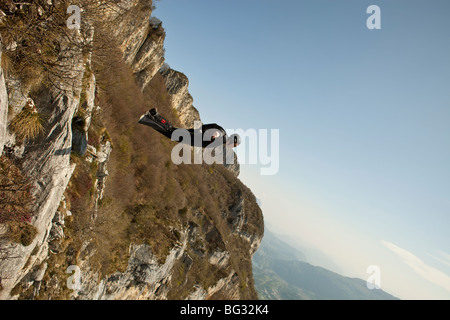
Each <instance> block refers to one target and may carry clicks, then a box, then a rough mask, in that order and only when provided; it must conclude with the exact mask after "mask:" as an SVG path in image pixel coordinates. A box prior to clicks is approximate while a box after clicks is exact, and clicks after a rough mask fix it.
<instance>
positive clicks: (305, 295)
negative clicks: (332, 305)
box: [253, 229, 398, 300]
mask: <svg viewBox="0 0 450 320" xmlns="http://www.w3.org/2000/svg"><path fill="white" fill-rule="evenodd" d="M305 260H306V258H305V256H304V254H303V253H302V252H300V251H299V250H297V249H295V248H294V247H292V246H290V245H289V244H287V243H286V242H284V241H282V240H280V239H279V238H277V237H276V236H275V235H274V234H273V233H272V232H270V231H269V230H267V229H266V230H265V235H264V238H263V241H262V243H261V246H260V248H259V249H258V251H257V252H256V254H255V255H254V257H253V276H254V279H255V287H256V291H257V292H258V295H259V298H260V299H264V300H397V299H398V298H396V297H394V296H392V295H391V294H389V293H387V292H385V291H383V290H381V289H374V290H370V289H368V288H367V285H366V281H364V280H362V279H358V278H349V277H344V276H341V275H339V274H337V273H335V272H332V271H329V270H327V269H325V268H322V267H317V266H313V265H311V264H309V263H307V262H305Z"/></svg>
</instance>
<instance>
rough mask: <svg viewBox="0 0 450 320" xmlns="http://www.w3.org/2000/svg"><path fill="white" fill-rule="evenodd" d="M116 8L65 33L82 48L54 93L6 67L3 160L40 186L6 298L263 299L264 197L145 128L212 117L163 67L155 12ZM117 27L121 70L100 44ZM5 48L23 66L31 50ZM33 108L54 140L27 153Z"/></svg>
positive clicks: (0, 106) (5, 247)
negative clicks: (22, 125)
mask: <svg viewBox="0 0 450 320" xmlns="http://www.w3.org/2000/svg"><path fill="white" fill-rule="evenodd" d="M116 5H117V6H114V7H107V8H102V10H101V12H100V13H101V15H100V16H99V12H95V14H96V17H97V18H96V19H95V21H93V20H94V19H92V21H91V19H86V20H87V21H88V22H87V25H83V27H82V28H81V29H80V30H73V31H70V32H68V33H67V34H65V35H66V36H67V35H68V36H69V39H70V41H68V40H67V37H61V38H58V40H59V44H58V48H60V49H61V50H60V51H59V52H60V53H59V55H58V56H57V61H58V64H57V65H58V68H59V69H58V70H56V71H58V72H52V73H51V74H50V76H49V78H50V79H51V84H52V85H50V86H48V85H44V80H43V79H41V78H39V79H38V81H34V82H33V86H31V87H30V85H28V84H27V81H26V79H24V77H23V76H22V77H20V74H18V73H16V72H15V70H13V68H10V69H11V70H10V72H7V73H6V72H5V71H4V66H5V65H6V64H3V63H2V69H1V70H0V147H1V148H3V146H4V150H3V155H2V157H8V159H11V161H14V162H15V163H17V165H18V166H20V168H21V170H22V172H23V174H24V175H26V176H27V178H28V179H29V180H30V183H31V184H32V185H33V186H34V188H33V191H32V193H33V203H32V212H33V217H32V219H31V221H30V224H31V226H32V227H33V228H34V229H35V230H36V232H35V233H36V235H35V237H34V238H33V241H31V243H17V241H11V239H10V237H8V228H7V227H6V226H7V225H6V224H5V225H0V227H1V228H0V233H1V234H0V246H1V247H0V249H1V250H0V254H1V259H0V276H1V290H0V298H1V299H61V298H62V299H207V298H213V299H215V298H217V299H218V298H229V299H254V298H256V292H255V289H254V285H253V278H252V268H251V257H252V255H253V254H254V253H255V251H256V250H257V248H258V246H259V244H260V242H261V239H262V236H263V229H264V227H263V220H262V213H261V211H260V209H259V206H258V205H257V204H256V200H255V197H254V196H253V194H252V193H251V191H250V190H248V189H247V188H246V187H245V186H244V185H243V184H242V183H241V182H240V181H239V180H238V179H237V178H236V176H237V175H238V174H239V166H238V164H237V163H236V164H235V165H231V166H229V167H228V169H227V168H226V167H224V166H220V165H215V166H206V165H201V166H198V165H197V166H194V165H182V166H174V165H173V164H172V163H171V162H170V151H171V148H172V146H173V144H171V142H169V141H167V140H165V139H163V137H161V136H159V135H158V134H157V133H156V132H153V131H152V130H149V129H148V128H143V127H141V126H139V125H137V124H136V122H137V119H138V118H139V116H140V115H141V114H142V113H143V112H145V111H146V110H148V108H149V104H150V105H153V106H157V107H158V109H159V110H162V112H163V114H167V115H168V116H169V117H177V118H174V122H175V123H176V124H177V125H179V126H184V127H191V126H192V125H193V122H194V121H199V120H200V115H199V112H198V111H197V109H195V107H194V106H193V99H192V97H191V95H190V94H189V92H188V79H187V77H186V76H184V75H183V74H181V73H180V72H177V71H174V70H171V69H170V68H168V67H167V66H166V65H163V64H164V54H163V53H164V48H163V46H164V37H165V33H164V29H163V28H162V24H161V23H160V22H159V20H157V19H154V18H152V19H149V17H150V15H151V3H149V1H144V0H142V1H140V0H122V1H119V2H118V3H117V4H116ZM48 6H55V8H56V9H58V7H57V4H56V3H53V4H52V2H48V1H43V3H42V5H41V9H42V8H44V10H45V9H46V8H48ZM118 8H119V9H118ZM0 9H2V10H5V11H6V10H9V11H8V15H9V16H14V15H15V14H16V11H15V9H14V8H12V7H10V6H9V7H1V8H0ZM32 9H33V8H31V7H30V8H22V10H32ZM59 9H61V8H59ZM62 9H64V8H62ZM33 10H34V9H33ZM87 11H88V10H87ZM30 12H31V11H30ZM36 12H37V13H36V14H37V17H39V16H41V17H42V16H45V11H44V13H42V11H39V10H37V11H36ZM0 13H1V12H0ZM88 13H89V12H88ZM0 16H1V15H0ZM99 17H100V18H99ZM19 18H20V17H19ZM5 21H6V22H8V21H7V20H2V21H0V22H1V23H5ZM105 21H109V22H111V23H113V24H114V28H113V29H111V28H109V30H112V33H113V37H112V38H110V39H109V40H111V41H112V42H113V43H115V44H116V48H118V50H116V51H117V53H118V56H119V57H120V59H116V60H114V58H110V57H108V58H103V56H102V54H103V53H104V52H105V51H107V52H110V51H111V52H116V51H115V48H111V50H109V48H108V50H105V48H102V46H103V45H104V43H101V45H98V41H99V40H98V39H99V38H101V36H102V35H104V33H102V32H104V29H103V30H102V29H101V28H102V27H103V28H104V27H105V25H104V24H105ZM0 31H1V29H0ZM96 37H97V38H96ZM7 41H9V42H10V43H7V44H4V47H5V46H7V47H8V48H10V51H8V53H9V56H10V57H12V58H10V59H14V56H15V55H14V53H15V50H19V49H16V48H15V46H14V39H7ZM96 41H97V43H96ZM74 44H76V45H74ZM96 48H99V49H98V51H100V50H102V51H101V54H98V51H97V52H96ZM16 52H17V51H16ZM99 57H101V58H99ZM118 60H120V61H118ZM105 61H112V62H111V63H114V66H115V67H114V68H105V67H104V63H105ZM121 63H122V64H121ZM117 66H119V67H117ZM53 71H55V70H53ZM5 73H6V74H5ZM4 74H5V75H6V76H5V77H4ZM60 74H64V76H62V77H60V76H58V75H60ZM5 78H6V79H5ZM130 79H136V82H135V81H134V80H130ZM127 99H128V100H127ZM27 101H28V102H27ZM13 102H14V103H13ZM27 103H28V104H27ZM30 104H32V105H33V106H35V107H34V109H36V110H37V112H38V113H39V114H42V115H43V116H42V119H43V121H42V122H43V123H44V125H43V127H44V128H43V130H42V133H41V134H39V135H38V136H36V137H33V138H28V139H22V141H21V139H19V137H20V133H19V132H18V131H14V130H12V129H11V128H12V127H11V125H10V123H12V122H14V119H16V118H17V117H18V115H20V114H21V112H22V111H23V110H25V109H26V106H27V105H30ZM8 125H9V127H8Z"/></svg>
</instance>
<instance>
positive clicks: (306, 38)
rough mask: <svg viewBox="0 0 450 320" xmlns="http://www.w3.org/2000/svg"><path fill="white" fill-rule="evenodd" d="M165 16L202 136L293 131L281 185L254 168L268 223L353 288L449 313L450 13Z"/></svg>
mask: <svg viewBox="0 0 450 320" xmlns="http://www.w3.org/2000/svg"><path fill="white" fill-rule="evenodd" d="M155 4H156V7H157V9H156V10H155V11H154V15H155V16H156V17H158V18H160V19H161V20H162V21H163V26H164V28H165V29H166V34H167V35H166V42H165V48H166V62H167V63H168V64H169V65H170V66H171V67H172V68H173V69H176V70H179V71H181V72H183V73H185V74H186V75H187V76H188V78H189V80H190V85H189V91H190V93H191V94H192V96H193V97H194V106H195V107H196V108H197V109H199V111H200V114H201V117H202V120H203V122H205V123H207V122H217V123H219V124H221V125H222V126H223V127H224V128H227V129H238V128H242V129H244V130H247V129H250V128H254V129H257V130H258V129H279V130H280V131H279V132H280V168H279V172H278V173H277V174H276V175H273V176H262V175H260V170H259V169H260V168H259V167H258V166H257V165H242V167H241V175H240V178H241V180H242V181H243V182H244V183H245V184H247V185H248V186H249V187H250V188H251V189H252V190H253V191H254V193H255V194H256V196H257V197H258V198H260V199H261V201H262V207H263V211H264V215H265V218H266V220H267V221H268V222H270V224H271V225H273V226H274V227H275V228H277V230H278V231H281V232H284V233H286V234H291V235H295V236H298V237H300V238H302V239H303V241H304V242H305V243H309V244H311V245H312V246H315V247H317V248H319V249H320V250H322V251H323V252H325V253H326V254H328V255H329V256H330V257H331V258H332V259H333V260H334V261H335V263H336V264H337V265H339V271H340V272H341V273H343V274H344V275H348V276H357V277H361V278H363V279H364V278H367V277H368V274H367V273H366V268H367V267H368V266H369V265H378V266H380V270H381V279H382V288H383V289H385V290H387V291H389V292H391V293H393V294H396V295H397V296H399V297H401V298H405V299H450V233H449V232H448V229H449V226H450V215H449V214H450V126H449V124H450V41H448V39H449V35H450V19H448V12H449V11H450V2H448V1H445V0H442V1H438V0H431V1H423V0H421V1H418V0H407V1H406V0H396V1H381V0H371V1H363V0H339V1H336V0H333V1H331V0H297V1H293V0H292V1H287V0H282V1H277V2H275V1H266V0H245V1H242V0H241V1H237V0H227V1H224V0H195V1H185V0H162V1H157V2H155ZM370 5H378V6H379V7H380V9H381V30H369V29H368V28H367V27H366V20H367V18H368V17H369V16H370V15H369V14H367V13H366V9H367V7H369V6H370Z"/></svg>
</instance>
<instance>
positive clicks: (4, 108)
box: [0, 41, 8, 154]
mask: <svg viewBox="0 0 450 320" xmlns="http://www.w3.org/2000/svg"><path fill="white" fill-rule="evenodd" d="M1 61H2V43H1V41H0V64H1ZM7 118H8V93H7V92H6V84H5V77H4V75H3V69H2V68H0V154H1V152H3V146H4V145H5V142H6V123H7Z"/></svg>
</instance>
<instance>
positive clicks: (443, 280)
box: [381, 240, 450, 292]
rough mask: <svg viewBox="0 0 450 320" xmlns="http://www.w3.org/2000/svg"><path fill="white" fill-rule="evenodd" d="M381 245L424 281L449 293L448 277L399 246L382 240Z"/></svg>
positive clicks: (449, 279)
mask: <svg viewBox="0 0 450 320" xmlns="http://www.w3.org/2000/svg"><path fill="white" fill-rule="evenodd" d="M381 243H382V244H383V245H384V246H385V247H386V248H388V249H389V250H391V251H392V252H394V253H395V254H397V255H398V256H399V257H400V258H401V259H402V260H403V261H404V262H405V263H406V264H407V265H408V266H410V267H411V268H412V269H413V270H414V271H415V272H417V273H418V274H419V275H420V276H422V277H423V278H424V279H426V280H428V281H430V282H432V283H434V284H436V285H438V286H440V287H442V288H444V289H445V290H447V291H449V292H450V276H448V275H447V274H445V273H444V272H442V271H440V270H438V269H436V268H434V267H432V266H429V265H427V264H426V263H425V262H423V261H422V260H421V259H420V258H419V257H417V256H415V255H414V254H412V253H411V252H409V251H408V250H405V249H403V248H400V247H399V246H396V245H395V244H393V243H391V242H388V241H384V240H383V241H381Z"/></svg>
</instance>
